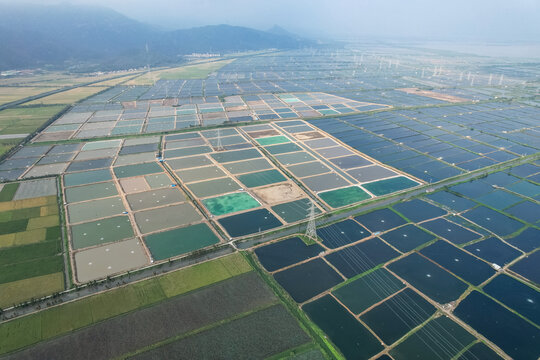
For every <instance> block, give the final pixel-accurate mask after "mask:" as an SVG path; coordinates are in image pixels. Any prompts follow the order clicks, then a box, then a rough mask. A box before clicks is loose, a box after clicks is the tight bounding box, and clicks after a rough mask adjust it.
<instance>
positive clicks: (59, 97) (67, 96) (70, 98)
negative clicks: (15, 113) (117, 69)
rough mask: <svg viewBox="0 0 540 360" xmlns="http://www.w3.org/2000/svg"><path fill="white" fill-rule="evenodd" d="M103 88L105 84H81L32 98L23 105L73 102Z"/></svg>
mask: <svg viewBox="0 0 540 360" xmlns="http://www.w3.org/2000/svg"><path fill="white" fill-rule="evenodd" d="M105 89H107V87H106V86H102V87H98V86H83V87H78V88H75V89H70V90H67V91H62V92H60V93H57V94H53V95H49V96H46V97H44V98H41V99H37V100H33V101H30V102H28V103H25V105H52V104H73V103H75V102H77V101H79V100H81V99H84V98H87V97H89V96H92V95H94V94H97V93H98V92H100V91H103V90H105Z"/></svg>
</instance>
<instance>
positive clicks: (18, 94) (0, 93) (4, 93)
mask: <svg viewBox="0 0 540 360" xmlns="http://www.w3.org/2000/svg"><path fill="white" fill-rule="evenodd" d="M56 89H58V88H57V87H35V86H28V87H26V86H24V87H22V86H21V87H14V86H13V87H12V86H0V105H3V104H6V103H9V102H12V101H16V100H20V99H24V98H27V97H30V96H34V95H38V94H42V93H45V92H48V91H52V90H56Z"/></svg>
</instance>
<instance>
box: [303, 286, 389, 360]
mask: <svg viewBox="0 0 540 360" xmlns="http://www.w3.org/2000/svg"><path fill="white" fill-rule="evenodd" d="M302 308H303V310H304V311H305V312H306V313H307V314H308V316H309V317H310V318H311V320H312V321H313V322H314V323H315V324H317V326H319V327H320V328H321V329H322V330H323V331H324V332H325V333H326V334H327V335H328V337H329V338H330V340H332V342H333V343H334V344H336V346H337V347H338V348H339V350H340V351H341V353H342V354H343V355H344V356H345V358H347V359H368V358H370V357H372V356H374V355H375V354H377V353H378V352H379V351H381V350H382V349H383V347H382V345H381V343H380V342H379V340H377V338H375V336H373V335H372V334H371V333H370V332H369V330H368V329H366V328H365V327H364V326H363V325H362V324H360V323H359V322H358V321H357V320H356V319H355V318H354V317H353V316H352V315H351V314H350V313H349V312H347V310H346V309H345V308H343V307H342V306H341V305H340V304H339V303H338V302H337V301H336V300H335V299H334V298H332V297H331V296H330V295H326V296H323V297H321V298H320V299H317V300H315V301H313V302H311V303H309V304H306V305H304V306H303V307H302Z"/></svg>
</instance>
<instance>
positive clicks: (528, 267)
mask: <svg viewBox="0 0 540 360" xmlns="http://www.w3.org/2000/svg"><path fill="white" fill-rule="evenodd" d="M538 264H540V251H537V252H535V253H532V254H530V255H528V256H527V257H525V258H523V259H521V260H520V261H518V262H517V263H515V264H514V265H512V266H511V267H510V269H511V270H512V271H514V272H516V273H518V274H520V275H521V276H523V277H526V278H527V279H529V280H532V281H533V282H535V283H536V284H540V266H538Z"/></svg>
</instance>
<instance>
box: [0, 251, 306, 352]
mask: <svg viewBox="0 0 540 360" xmlns="http://www.w3.org/2000/svg"><path fill="white" fill-rule="evenodd" d="M250 270H251V269H250V267H249V265H248V264H247V263H246V262H245V260H243V258H242V257H241V256H239V255H231V256H227V257H224V258H221V259H217V260H214V261H210V262H206V263H203V264H199V265H196V266H194V267H191V268H187V269H183V270H179V271H176V272H173V273H170V274H167V275H163V276H161V277H157V278H153V279H150V280H146V281H144V282H141V283H136V284H132V285H128V286H126V287H122V288H119V289H116V290H111V291H108V292H105V293H102V294H99V295H94V296H90V297H87V298H84V299H82V300H79V301H76V302H74V303H70V304H66V305H61V306H59V307H56V308H53V309H49V310H46V311H44V312H41V313H39V314H36V315H30V316H28V317H24V318H20V319H17V320H14V321H12V322H8V323H6V324H2V325H0V332H1V333H2V335H3V337H4V338H6V337H5V336H7V338H8V339H9V341H8V342H6V343H4V344H2V347H0V353H2V354H5V353H7V352H12V351H14V350H17V349H20V348H22V347H24V346H25V345H28V344H31V343H33V342H39V343H38V344H37V345H36V346H34V347H32V348H29V349H27V350H22V351H19V352H13V353H12V354H11V355H8V356H7V358H8V359H19V358H27V357H50V356H60V357H76V358H79V359H95V358H103V357H107V358H108V357H122V358H124V357H127V356H130V357H131V356H134V355H135V356H139V357H146V356H148V355H149V354H151V353H152V352H156V351H157V352H164V353H168V352H170V351H171V350H170V349H168V348H169V347H170V346H174V347H176V346H181V344H184V343H185V342H192V341H196V342H197V341H201V340H204V342H205V344H214V345H213V346H211V347H210V348H211V349H212V350H211V351H218V349H221V351H225V352H226V351H229V352H232V353H231V354H233V353H234V352H238V351H241V350H242V349H243V350H250V351H255V350H256V349H258V352H257V353H258V354H259V355H257V358H264V357H267V356H271V355H273V354H276V353H281V352H283V351H285V350H288V349H289V348H295V347H298V346H300V345H305V344H309V343H310V342H312V340H311V339H310V337H309V336H308V335H307V334H306V333H304V331H303V330H302V329H301V328H300V327H299V325H298V324H297V323H296V321H295V320H294V318H293V317H291V315H290V314H289V313H288V312H287V311H286V310H285V309H284V308H283V307H282V305H279V304H278V300H277V298H276V297H275V295H274V294H273V293H272V292H271V290H270V289H269V288H268V287H267V286H266V285H265V284H264V282H263V281H262V280H261V279H260V278H259V277H258V276H257V275H256V273H255V272H253V271H250ZM201 275H203V276H201ZM208 276H210V277H208ZM179 281H180V284H189V286H190V287H189V288H187V287H182V288H178V284H179ZM119 299H123V301H118V300H119ZM240 299H241V301H240ZM126 300H127V301H126ZM164 300H166V301H164ZM209 309H211V310H210V311H209ZM75 314H76V316H74V315H75ZM118 314H124V315H123V316H120V317H119V316H115V315H118ZM68 319H69V320H68ZM171 320H173V321H171ZM39 324H41V327H42V328H41V331H40V332H39V333H35V332H32V334H35V336H26V335H27V334H25V333H24V332H22V331H28V330H31V329H32V328H33V327H35V326H39ZM262 324H265V325H264V326H262V327H261V325H262ZM126 328H130V329H131V330H130V331H129V332H126V331H125V329H126ZM276 328H279V329H281V331H279V332H276V331H273V333H274V334H276V335H275V337H274V338H268V337H267V336H266V334H267V330H268V329H273V330H275V329H276ZM149 329H154V330H151V331H149ZM199 329H200V330H199ZM216 332H217V334H221V333H223V332H225V333H226V334H228V337H229V340H228V341H227V342H222V341H221V339H220V338H216V335H217V334H216ZM236 332H240V333H241V334H242V335H243V336H238V337H236V336H232V334H234V333H236ZM248 333H249V334H250V335H247V334H248ZM38 334H39V335H38ZM103 334H106V336H105V338H106V339H108V340H107V343H103V344H102V345H103V346H99V347H96V346H94V345H93V343H92V342H91V341H88V339H91V338H96V337H101V336H103ZM278 334H279V335H278ZM40 341H41V342H40ZM225 344H228V345H225ZM234 344H236V345H234ZM74 345H75V346H74ZM229 345H231V346H229ZM209 351H210V350H209ZM52 354H54V355H52Z"/></svg>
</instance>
